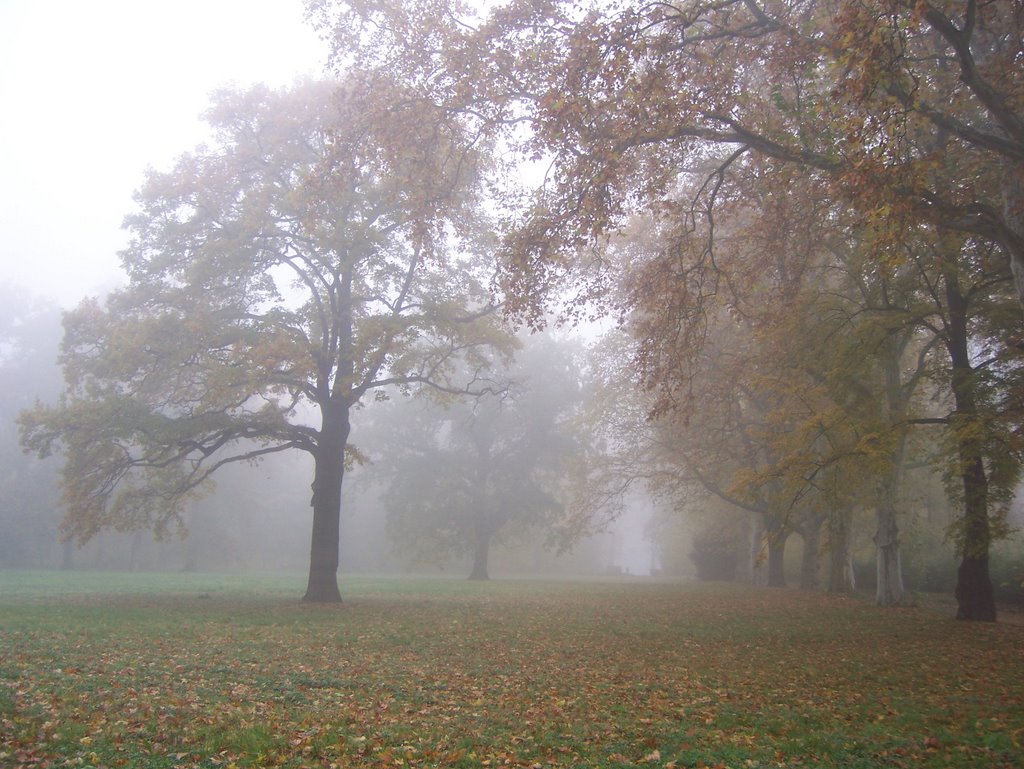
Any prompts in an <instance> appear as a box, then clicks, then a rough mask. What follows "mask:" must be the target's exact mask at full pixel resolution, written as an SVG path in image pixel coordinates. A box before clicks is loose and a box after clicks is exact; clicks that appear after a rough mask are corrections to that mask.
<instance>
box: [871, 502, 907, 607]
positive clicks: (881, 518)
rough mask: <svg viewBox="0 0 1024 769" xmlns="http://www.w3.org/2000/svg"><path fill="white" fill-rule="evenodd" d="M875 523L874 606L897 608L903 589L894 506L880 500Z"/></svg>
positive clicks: (900, 601) (902, 596)
mask: <svg viewBox="0 0 1024 769" xmlns="http://www.w3.org/2000/svg"><path fill="white" fill-rule="evenodd" d="M883 496H885V494H884V493H883ZM889 502H891V500H889ZM875 521H876V524H877V527H876V529H875V574H876V586H875V603H876V604H877V605H878V606H899V605H900V604H901V603H903V599H904V588H903V564H902V562H901V559H900V539H899V527H898V526H897V525H896V509H895V507H894V506H893V505H892V504H888V503H886V502H885V501H881V500H880V504H879V505H878V506H877V507H876V509H875Z"/></svg>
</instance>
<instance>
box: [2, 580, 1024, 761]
mask: <svg viewBox="0 0 1024 769" xmlns="http://www.w3.org/2000/svg"><path fill="white" fill-rule="evenodd" d="M301 588H302V582H301V578H298V577H296V578H290V577H266V576H264V577H243V576H225V575H201V574H199V575H193V574H189V575H148V574H147V575H138V574H136V575H112V574H95V573H69V574H47V573H38V572H0V766H2V767H4V769H8V768H13V767H81V768H82V769H88V768H89V767H95V769H101V768H107V769H113V768H114V767H138V768H140V769H141V768H143V767H145V768H146V769H171V768H172V767H181V769H190V768H193V767H210V768H211V769H212V768H214V767H220V768H221V769H240V768H241V767H278V766H279V767H296V768H297V767H324V768H329V767H382V768H383V767H389V768H390V769H400V768H401V767H455V768H457V769H461V768H463V767H465V768H468V767H488V768H490V769H499V768H500V767H532V768H533V769H540V768H541V767H552V769H555V768H557V767H630V766H635V767H645V768H647V769H682V768H683V767H729V768H730V769H748V768H750V767H791V766H792V767H795V766H806V767H850V768H852V769H857V767H986V768H989V767H1015V768H1016V767H1020V766H1024V746H1022V743H1024V626H1022V625H1021V624H1019V623H1000V624H996V625H992V624H975V623H962V622H956V621H954V620H952V619H950V618H949V617H950V615H949V613H948V612H946V611H945V610H944V609H943V608H942V607H939V608H932V607H929V606H927V605H926V604H927V602H924V603H923V604H922V605H921V606H919V607H917V608H901V609H878V608H876V607H875V606H873V605H872V604H871V602H870V601H869V600H866V599H860V598H838V597H829V596H825V595H821V594H816V593H805V592H800V591H795V590H770V589H757V590H754V589H750V588H740V587H736V586H726V585H695V584H687V583H678V582H657V581H644V580H617V581H597V582H568V581H561V582H542V581H532V580H531V581H526V580H508V581H496V582H491V583H485V584H481V583H469V582H465V581H462V580H455V579H438V578H430V579H427V578H415V579H414V578H408V577H407V578H368V577H352V578H344V579H343V580H342V592H343V594H344V595H345V602H344V604H342V605H340V606H310V605H305V604H302V603H301V602H299V601H298V596H299V595H301Z"/></svg>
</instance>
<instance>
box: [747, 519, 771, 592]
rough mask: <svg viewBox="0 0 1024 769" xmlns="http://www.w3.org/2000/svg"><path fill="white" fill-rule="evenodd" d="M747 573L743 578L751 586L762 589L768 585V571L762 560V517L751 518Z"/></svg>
mask: <svg viewBox="0 0 1024 769" xmlns="http://www.w3.org/2000/svg"><path fill="white" fill-rule="evenodd" d="M747 563H748V569H749V572H747V573H744V575H743V577H744V579H746V580H747V581H749V582H750V584H751V585H756V586H758V587H764V586H765V585H767V584H768V569H767V567H766V566H765V559H764V520H763V518H762V516H760V515H755V516H751V525H750V557H749V558H748V559H747Z"/></svg>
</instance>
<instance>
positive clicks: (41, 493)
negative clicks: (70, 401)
mask: <svg viewBox="0 0 1024 769" xmlns="http://www.w3.org/2000/svg"><path fill="white" fill-rule="evenodd" d="M60 331H61V327H60V308H59V307H57V306H56V305H53V304H50V303H48V302H46V301H44V300H42V299H33V298H32V297H31V295H30V294H29V293H28V292H27V291H25V290H24V289H22V288H19V287H16V286H13V285H10V284H4V285H2V286H0V392H3V393H4V397H3V399H2V400H0V497H2V498H3V500H4V502H3V505H0V530H2V531H3V536H2V537H0V566H6V567H14V566H17V567H29V566H31V567H36V568H39V567H41V566H44V565H52V564H53V562H54V561H55V560H56V559H55V555H56V554H57V553H58V541H57V525H58V523H59V517H58V516H57V515H56V513H55V507H56V502H57V496H58V492H57V466H56V463H54V462H40V461H38V460H37V459H35V458H32V457H27V456H25V454H24V452H23V451H22V450H21V447H20V446H19V445H18V430H17V418H18V413H19V412H20V411H21V410H22V409H26V408H29V407H31V406H32V405H33V404H34V403H36V402H48V401H53V400H56V398H57V396H58V394H59V393H60V389H61V376H60V368H59V367H58V366H57V348H58V345H59V343H60Z"/></svg>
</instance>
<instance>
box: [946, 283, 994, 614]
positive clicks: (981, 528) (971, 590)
mask: <svg viewBox="0 0 1024 769" xmlns="http://www.w3.org/2000/svg"><path fill="white" fill-rule="evenodd" d="M944 279H945V284H946V302H947V306H948V311H949V338H948V340H947V345H948V348H949V357H950V362H951V363H952V364H953V365H952V368H953V371H952V378H951V379H952V381H951V386H952V389H953V403H954V405H955V406H956V411H955V414H954V419H953V422H952V429H953V430H954V438H955V440H956V447H957V455H958V459H959V463H958V466H959V468H960V480H961V483H962V485H963V491H964V502H963V504H964V513H963V520H962V526H963V528H962V534H963V538H962V545H961V546H962V552H963V556H962V561H961V563H960V568H959V569H958V570H957V583H956V592H955V594H956V600H957V611H956V617H957V619H963V620H974V621H983V622H995V621H996V604H995V595H994V592H993V589H992V579H991V577H990V575H989V568H988V551H989V545H990V544H991V531H990V529H989V520H988V475H987V474H986V471H985V460H984V451H983V448H982V445H981V439H980V437H979V435H978V431H977V430H976V429H974V422H976V420H977V419H978V403H977V399H976V397H975V392H974V369H973V367H972V366H971V358H970V350H969V334H968V317H967V314H968V313H967V310H968V306H967V299H966V297H965V296H964V295H963V292H962V290H961V288H960V284H959V281H958V280H957V278H956V275H955V273H953V271H952V270H946V271H945V274H944Z"/></svg>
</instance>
